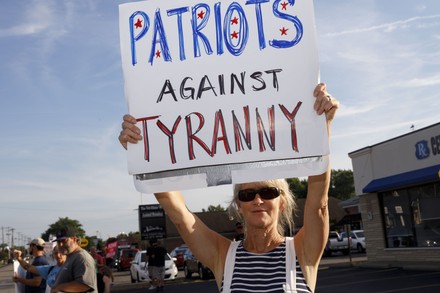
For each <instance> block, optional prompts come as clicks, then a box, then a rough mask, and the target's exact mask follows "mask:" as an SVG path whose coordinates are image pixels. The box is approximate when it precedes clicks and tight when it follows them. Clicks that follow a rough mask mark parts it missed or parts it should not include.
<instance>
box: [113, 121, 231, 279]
mask: <svg viewBox="0 0 440 293" xmlns="http://www.w3.org/2000/svg"><path fill="white" fill-rule="evenodd" d="M123 120H124V122H123V123H122V131H121V133H120V135H119V142H120V143H121V144H122V146H123V147H124V148H125V149H126V148H127V144H128V143H137V142H138V141H139V140H141V139H142V136H141V135H140V133H141V132H140V129H139V128H138V127H136V125H135V124H136V119H135V118H134V117H132V116H130V115H125V116H124V117H123ZM155 196H156V199H157V201H158V202H159V203H160V205H161V206H162V208H163V209H164V210H165V212H166V213H167V215H168V217H169V218H170V220H171V221H172V222H173V224H174V225H175V226H176V228H177V230H178V231H179V234H180V235H181V236H182V238H183V240H184V241H185V243H186V244H187V245H188V247H189V248H190V249H191V251H192V252H193V253H194V255H195V256H196V257H197V258H198V259H199V260H200V261H201V262H202V263H203V264H204V265H206V266H207V267H209V268H210V269H211V270H212V271H213V273H214V275H215V277H216V281H217V284H218V285H219V286H220V284H221V279H222V278H223V269H224V261H225V258H226V253H227V250H228V248H229V244H230V240H229V239H226V238H224V237H223V236H221V235H220V234H218V233H217V232H214V231H212V230H211V229H209V228H208V227H207V226H206V225H205V224H204V223H203V222H202V221H201V220H200V219H199V218H198V217H197V216H196V215H194V214H193V213H191V212H190V211H189V210H188V208H187V207H186V204H185V201H184V198H183V196H182V194H181V193H180V192H178V191H173V192H163V193H156V194H155Z"/></svg>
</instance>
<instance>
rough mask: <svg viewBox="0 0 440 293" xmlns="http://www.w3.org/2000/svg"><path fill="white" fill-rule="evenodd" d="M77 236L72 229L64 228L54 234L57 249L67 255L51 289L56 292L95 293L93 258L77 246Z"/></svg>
mask: <svg viewBox="0 0 440 293" xmlns="http://www.w3.org/2000/svg"><path fill="white" fill-rule="evenodd" d="M79 240H80V238H79V235H78V232H77V231H76V229H75V228H74V227H65V228H64V229H61V230H59V231H58V232H57V233H56V239H55V240H54V241H56V242H57V245H58V249H59V251H60V252H61V253H63V254H65V255H67V259H66V262H65V263H64V266H63V267H62V269H61V270H60V272H59V274H58V277H57V280H56V282H55V284H54V286H53V287H52V289H51V291H50V292H51V293H56V292H95V293H96V292H97V285H96V268H95V260H94V259H93V257H92V256H91V255H90V254H89V253H88V252H87V251H85V250H84V249H82V248H81V246H80V245H79Z"/></svg>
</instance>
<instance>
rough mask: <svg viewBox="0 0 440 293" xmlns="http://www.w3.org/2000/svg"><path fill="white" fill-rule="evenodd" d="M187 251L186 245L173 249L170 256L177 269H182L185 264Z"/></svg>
mask: <svg viewBox="0 0 440 293" xmlns="http://www.w3.org/2000/svg"><path fill="white" fill-rule="evenodd" d="M187 250H188V246H186V244H182V245H180V246H178V247H176V248H174V249H173V250H172V251H171V252H170V255H171V257H172V258H174V259H175V261H174V263H175V264H176V267H177V268H178V269H183V265H184V263H185V252H186V251H187Z"/></svg>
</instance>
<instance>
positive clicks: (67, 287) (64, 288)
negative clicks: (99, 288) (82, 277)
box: [50, 281, 91, 293]
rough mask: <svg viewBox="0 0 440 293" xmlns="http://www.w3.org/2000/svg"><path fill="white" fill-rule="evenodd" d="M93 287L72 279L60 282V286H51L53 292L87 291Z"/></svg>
mask: <svg viewBox="0 0 440 293" xmlns="http://www.w3.org/2000/svg"><path fill="white" fill-rule="evenodd" d="M90 289H91V288H90V287H89V286H87V285H85V284H83V283H80V282H77V281H72V282H68V283H63V284H59V285H58V286H55V287H53V288H51V290H50V292H51V293H56V292H87V291H89V290H90Z"/></svg>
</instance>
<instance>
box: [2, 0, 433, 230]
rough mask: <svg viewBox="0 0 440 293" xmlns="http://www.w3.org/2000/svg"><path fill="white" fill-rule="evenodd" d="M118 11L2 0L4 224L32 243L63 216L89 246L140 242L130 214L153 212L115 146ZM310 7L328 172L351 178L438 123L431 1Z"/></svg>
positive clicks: (197, 200)
mask: <svg viewBox="0 0 440 293" xmlns="http://www.w3.org/2000/svg"><path fill="white" fill-rule="evenodd" d="M122 2H126V1H106V0H69V1H58V0H31V1H1V4H0V13H2V17H1V18H0V46H1V48H2V54H1V55H0V95H1V99H0V131H1V133H2V144H0V166H2V167H1V168H0V195H1V196H2V205H1V206H0V222H1V223H2V225H6V226H11V227H14V228H15V229H17V231H20V232H22V233H25V234H27V235H28V236H32V237H34V236H36V235H37V234H38V233H41V232H43V231H44V230H45V229H47V225H49V224H51V223H53V222H55V221H56V220H57V219H58V217H65V216H68V217H70V218H73V219H77V220H79V221H80V222H81V223H82V224H83V225H84V227H85V229H86V231H87V233H89V234H91V235H94V234H95V232H96V231H100V233H101V235H102V236H103V237H107V236H114V235H115V234H116V233H118V232H121V231H125V232H129V231H136V230H137V212H136V211H135V209H136V208H137V206H138V205H139V204H146V203H154V202H155V200H154V198H153V196H152V195H141V194H139V193H138V192H136V191H135V189H134V186H133V182H132V178H131V177H130V176H129V175H128V174H127V171H126V167H127V163H126V153H125V151H123V150H122V148H121V147H120V146H119V144H118V142H117V136H118V132H119V128H120V123H121V117H122V115H123V114H124V113H125V112H126V111H127V108H126V104H125V100H124V97H123V80H122V74H121V66H120V52H119V31H118V7H117V5H118V4H119V3H122ZM314 2H315V10H316V11H315V13H316V22H317V31H318V44H319V50H320V64H321V79H322V80H323V81H325V82H326V83H327V84H328V86H329V90H330V91H331V93H332V94H333V95H334V96H336V97H337V98H338V99H339V100H340V101H341V108H340V111H339V113H338V116H337V119H336V120H335V121H334V122H333V129H332V134H333V136H332V142H331V149H332V156H333V158H332V166H333V168H335V169H347V168H351V161H350V159H349V157H348V155H347V154H348V153H349V152H352V151H355V150H357V149H360V148H363V147H365V146H368V145H372V144H375V143H378V142H381V141H383V140H387V139H390V138H392V137H395V136H398V135H402V134H405V133H407V132H409V131H411V130H410V126H411V125H412V124H414V125H415V128H416V129H419V128H422V127H425V126H428V125H430V124H433V123H436V122H438V121H439V120H438V117H439V116H438V109H440V98H439V96H438V92H439V86H440V75H439V72H440V58H439V56H440V33H439V31H440V14H439V12H440V3H439V2H438V0H421V1H417V2H410V1H407V2H405V1H404V3H403V2H402V1H397V0H389V1H382V0H377V1H373V0H359V1H347V0H334V1H327V0H315V1H314ZM230 192H231V190H230V186H224V187H223V186H222V187H218V188H211V189H210V190H209V196H206V190H205V191H187V192H185V197H186V198H187V199H188V206H189V207H190V209H192V210H195V211H198V210H201V209H202V208H207V207H208V206H209V205H210V204H212V205H217V204H221V205H223V206H226V202H227V200H228V198H229V196H230ZM201 193H202V194H201ZM18 215H20V216H18ZM22 215H25V217H24V218H23V217H22ZM29 219H32V220H29Z"/></svg>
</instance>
